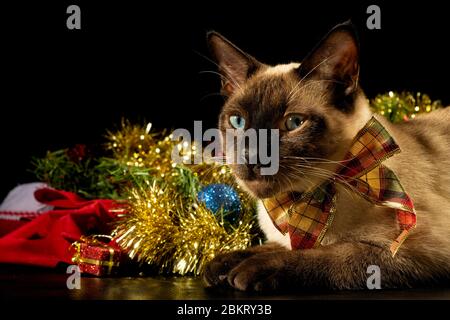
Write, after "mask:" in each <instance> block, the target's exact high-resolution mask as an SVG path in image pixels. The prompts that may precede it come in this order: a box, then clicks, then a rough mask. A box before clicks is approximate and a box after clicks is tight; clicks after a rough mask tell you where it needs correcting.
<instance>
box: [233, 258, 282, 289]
mask: <svg viewBox="0 0 450 320" xmlns="http://www.w3.org/2000/svg"><path fill="white" fill-rule="evenodd" d="M285 266H286V262H285V259H284V255H283V254H280V253H278V252H270V253H260V254H256V255H254V256H251V257H249V258H247V259H245V260H243V261H242V262H241V263H239V264H238V265H236V266H235V267H234V268H233V269H231V270H230V271H229V272H228V274H227V275H226V279H227V281H228V284H229V285H230V286H232V287H233V288H235V289H238V290H242V291H272V290H277V289H281V288H283V287H284V286H285V284H286V281H287V280H288V277H289V275H288V274H287V272H286V271H287V270H286V269H285Z"/></svg>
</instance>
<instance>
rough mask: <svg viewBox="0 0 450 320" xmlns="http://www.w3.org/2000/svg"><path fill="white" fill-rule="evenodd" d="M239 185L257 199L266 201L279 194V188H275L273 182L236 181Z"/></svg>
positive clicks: (260, 180)
mask: <svg viewBox="0 0 450 320" xmlns="http://www.w3.org/2000/svg"><path fill="white" fill-rule="evenodd" d="M237 180H238V182H239V185H240V186H241V187H242V188H243V189H244V190H245V191H247V192H249V193H250V194H251V195H253V196H254V197H256V198H259V199H266V198H271V197H273V196H275V195H276V194H277V193H279V192H280V190H279V187H278V186H275V185H277V184H274V183H273V181H272V182H270V181H267V180H265V179H257V180H242V179H239V178H238V179H237Z"/></svg>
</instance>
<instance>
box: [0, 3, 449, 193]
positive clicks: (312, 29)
mask: <svg viewBox="0 0 450 320" xmlns="http://www.w3.org/2000/svg"><path fill="white" fill-rule="evenodd" d="M94 2H95V3H94ZM444 3H445V2H444V1H440V2H433V1H426V2H425V1H420V2H417V3H411V2H410V1H408V2H407V1H405V2H403V1H395V2H394V1H391V2H389V3H387V2H383V1H371V2H364V1H329V2H324V1H303V0H297V1H292V0H291V1H281V0H277V1H267V2H263V1H245V2H244V1H242V0H241V1H235V0H229V1H213V0H210V1H183V2H181V1H180V3H178V2H174V1H164V2H162V3H160V2H158V1H146V2H145V4H144V2H138V1H136V2H131V1H89V2H88V1H76V0H73V1H55V2H54V3H52V2H44V1H33V2H31V1H30V2H29V3H26V2H14V4H3V3H2V5H1V7H0V20H1V31H0V32H1V35H2V36H1V39H0V41H1V52H2V57H1V58H0V59H1V60H0V61H1V69H0V76H1V78H2V83H1V84H0V85H1V88H2V89H1V119H2V122H1V126H0V134H1V141H2V144H1V162H0V168H1V170H2V173H1V176H2V181H1V184H0V198H1V197H3V196H4V195H5V194H6V192H7V191H8V190H10V189H11V188H12V187H14V186H15V185H16V184H17V183H20V182H26V181H30V180H33V176H32V175H31V174H30V173H27V169H29V168H30V165H29V161H30V157H31V156H33V155H35V156H42V155H44V154H45V152H46V150H53V149H57V148H63V147H67V146H72V145H74V144H76V143H88V144H92V143H94V144H95V143H100V142H101V141H103V140H102V139H103V138H102V135H103V134H104V132H105V130H106V129H107V128H114V127H116V126H117V125H118V124H119V122H120V119H121V118H122V117H126V118H128V119H130V120H132V121H144V120H147V121H151V122H152V123H153V125H154V127H156V128H178V127H184V128H191V127H192V125H193V121H194V120H203V121H204V128H207V127H214V126H215V125H216V120H217V116H218V113H219V110H220V106H221V104H222V103H223V100H222V98H221V97H219V96H217V95H215V93H217V92H218V90H219V80H218V77H217V76H214V75H212V74H208V73H203V71H214V70H215V67H214V65H213V64H212V63H210V62H209V61H208V59H207V58H205V56H207V55H208V52H207V49H206V44H205V33H206V31H208V30H211V29H214V30H217V31H219V32H221V33H223V34H224V35H225V36H226V37H228V38H229V39H230V40H232V41H233V42H235V43H236V44H237V45H238V46H240V47H241V48H242V49H244V50H246V51H247V52H249V53H250V54H252V55H254V56H256V57H257V58H258V59H259V60H261V61H263V62H266V63H271V64H276V63H282V62H289V61H291V60H297V61H299V60H301V59H302V58H303V57H304V56H305V55H306V54H307V53H308V51H309V50H310V49H311V48H312V47H313V46H314V45H315V44H316V42H317V41H319V40H320V39H321V37H322V36H323V35H324V34H325V33H326V32H327V31H328V30H329V29H330V28H331V27H333V26H334V25H335V24H337V23H340V22H343V21H345V20H347V19H349V18H351V19H352V21H353V22H354V23H355V25H356V26H357V28H358V30H359V34H360V41H361V83H362V86H363V88H364V89H365V91H366V93H367V95H368V96H369V97H373V96H374V95H376V94H377V93H383V92H386V91H388V90H399V91H401V90H413V91H422V92H426V93H428V94H430V95H431V97H432V98H439V99H441V100H442V101H443V102H444V103H446V104H448V103H450V91H449V90H448V81H447V78H448V75H449V71H450V63H448V59H449V58H448V49H447V47H446V44H447V43H448V39H449V38H450V36H449V31H450V27H449V24H448V15H449V14H450V11H448V10H447V9H446V7H445V4H444ZM70 4H78V5H79V6H80V7H81V24H82V29H81V30H68V29H67V28H66V19H67V16H68V15H67V14H66V8H67V6H68V5H70ZM370 4H378V5H379V6H380V7H381V27H382V28H381V30H368V29H367V28H366V19H367V17H368V14H367V13H366V8H367V6H368V5H370Z"/></svg>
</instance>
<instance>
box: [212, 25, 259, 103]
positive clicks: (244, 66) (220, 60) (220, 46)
mask: <svg viewBox="0 0 450 320" xmlns="http://www.w3.org/2000/svg"><path fill="white" fill-rule="evenodd" d="M207 39H208V45H209V48H210V50H211V54H212V56H213V58H214V60H215V62H216V63H217V65H218V67H219V72H220V74H221V78H222V93H223V94H224V95H227V96H230V95H232V94H233V93H234V92H235V90H236V89H239V88H240V87H241V86H242V84H243V83H244V82H245V81H247V79H248V78H249V77H250V76H251V75H252V74H253V73H254V72H255V71H256V70H257V69H258V68H259V66H260V65H261V63H259V62H258V61H257V60H256V59H255V58H253V57H252V56H250V55H248V54H247V53H245V52H244V51H242V50H241V49H239V48H238V47H236V46H235V45H234V44H233V43H231V42H230V41H229V40H227V39H226V38H225V37H224V36H222V35H221V34H219V33H217V32H214V31H211V32H208V35H207Z"/></svg>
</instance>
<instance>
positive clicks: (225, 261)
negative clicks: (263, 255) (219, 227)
mask: <svg viewBox="0 0 450 320" xmlns="http://www.w3.org/2000/svg"><path fill="white" fill-rule="evenodd" d="M254 254H255V253H254V252H252V251H250V250H240V251H233V252H229V253H225V254H221V255H219V256H217V257H215V258H214V259H213V260H212V261H211V262H210V263H208V265H207V266H206V268H205V271H204V272H203V281H204V282H205V284H206V285H207V286H208V287H214V286H218V285H221V284H225V283H226V282H227V274H228V273H229V272H230V270H232V269H233V268H234V267H235V266H237V265H238V264H239V263H241V262H242V261H243V260H245V259H247V258H249V257H250V256H252V255H254Z"/></svg>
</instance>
